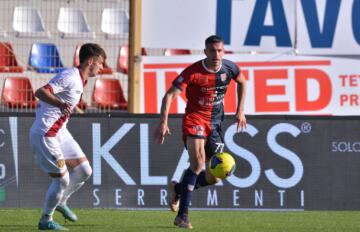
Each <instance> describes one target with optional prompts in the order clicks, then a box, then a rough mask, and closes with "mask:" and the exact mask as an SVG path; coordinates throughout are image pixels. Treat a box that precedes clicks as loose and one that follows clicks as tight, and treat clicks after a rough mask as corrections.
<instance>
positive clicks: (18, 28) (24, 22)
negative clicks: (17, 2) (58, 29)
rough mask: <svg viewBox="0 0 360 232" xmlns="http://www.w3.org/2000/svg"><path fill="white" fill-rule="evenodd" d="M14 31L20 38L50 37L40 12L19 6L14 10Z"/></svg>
mask: <svg viewBox="0 0 360 232" xmlns="http://www.w3.org/2000/svg"><path fill="white" fill-rule="evenodd" d="M13 29H14V31H15V32H16V35H17V36H19V37H49V36H50V33H49V32H48V31H46V30H45V26H44V22H43V19H42V17H41V14H40V11H39V10H38V9H36V8H32V7H22V6H18V7H15V9H14V16H13Z"/></svg>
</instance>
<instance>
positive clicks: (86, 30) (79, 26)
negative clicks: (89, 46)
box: [57, 7, 95, 38]
mask: <svg viewBox="0 0 360 232" xmlns="http://www.w3.org/2000/svg"><path fill="white" fill-rule="evenodd" d="M57 29H58V30H59V31H60V32H61V36H62V37H63V38H78V37H80V38H82V37H88V38H95V32H93V31H91V30H90V27H89V25H88V23H87V19H86V16H85V14H84V12H83V11H82V10H80V9H75V8H68V7H61V8H60V12H59V17H58V22H57Z"/></svg>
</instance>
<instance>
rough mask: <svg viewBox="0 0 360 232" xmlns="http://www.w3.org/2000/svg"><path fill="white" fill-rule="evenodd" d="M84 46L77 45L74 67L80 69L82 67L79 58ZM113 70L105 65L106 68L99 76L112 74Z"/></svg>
mask: <svg viewBox="0 0 360 232" xmlns="http://www.w3.org/2000/svg"><path fill="white" fill-rule="evenodd" d="M81 45H82V44H78V45H76V48H75V53H74V67H78V66H79V65H80V58H79V53H80V48H81ZM112 73H113V72H112V70H111V68H110V67H109V66H107V64H106V63H105V65H104V68H103V69H102V70H101V71H100V72H99V74H112Z"/></svg>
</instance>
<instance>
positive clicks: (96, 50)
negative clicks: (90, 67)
mask: <svg viewBox="0 0 360 232" xmlns="http://www.w3.org/2000/svg"><path fill="white" fill-rule="evenodd" d="M98 56H102V57H103V58H104V60H105V59H106V53H105V51H104V49H103V48H102V47H100V45H98V44H95V43H86V44H83V45H82V46H81V48H80V52H79V59H80V64H82V63H83V62H84V61H86V60H87V59H89V58H91V57H98Z"/></svg>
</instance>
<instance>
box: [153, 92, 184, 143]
mask: <svg viewBox="0 0 360 232" xmlns="http://www.w3.org/2000/svg"><path fill="white" fill-rule="evenodd" d="M180 93H181V90H180V89H178V88H177V87H175V86H171V87H170V89H169V90H168V91H167V92H166V94H165V96H164V97H163V99H162V103H161V109H160V123H159V126H158V127H157V129H156V131H155V138H156V140H157V141H158V143H160V144H163V143H164V139H165V136H166V135H167V134H170V129H169V127H168V116H169V109H170V105H171V103H172V102H173V100H174V99H175V98H176V97H177V96H179V94H180Z"/></svg>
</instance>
